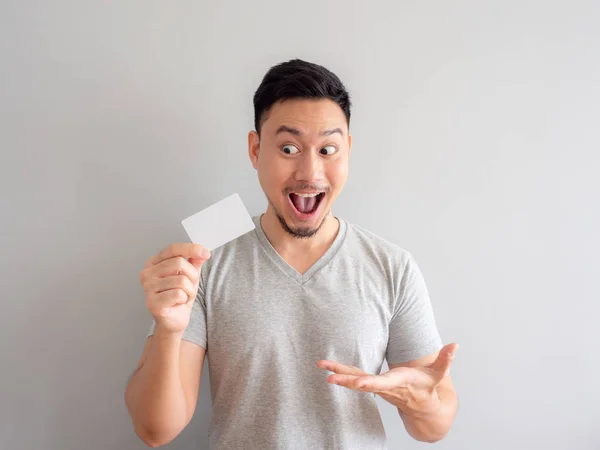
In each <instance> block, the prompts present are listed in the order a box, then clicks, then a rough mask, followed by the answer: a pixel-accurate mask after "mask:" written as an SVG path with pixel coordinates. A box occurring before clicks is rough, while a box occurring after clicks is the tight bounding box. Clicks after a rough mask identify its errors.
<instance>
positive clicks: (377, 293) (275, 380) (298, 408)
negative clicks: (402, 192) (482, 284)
mask: <svg viewBox="0 0 600 450" xmlns="http://www.w3.org/2000/svg"><path fill="white" fill-rule="evenodd" d="M253 220H254V222H255V224H256V229H255V230H253V231H251V232H249V233H246V234H245V235H243V236H241V237H239V238H237V239H236V240H234V241H232V242H230V243H228V244H226V245H224V246H222V247H220V248H218V249H215V250H214V251H213V252H212V257H211V258H210V259H209V260H208V261H207V262H206V263H205V264H204V266H203V268H202V272H201V279H200V288H199V290H198V295H197V298H196V302H195V304H194V307H193V310H192V316H191V319H190V323H189V325H188V327H187V329H186V330H185V333H184V336H183V339H186V340H188V341H191V342H194V343H196V344H198V345H201V346H203V347H205V348H206V349H207V358H208V367H209V376H210V390H211V397H212V403H213V405H212V416H211V421H210V425H209V430H210V431H209V434H210V448H211V449H219V450H221V449H227V450H234V449H252V450H253V449H261V450H270V449H302V450H307V449H311V450H312V449H336V450H337V449H357V450H358V449H360V450H371V449H373V450H375V449H378V450H379V449H385V448H387V445H386V436H385V431H384V428H383V424H382V421H381V417H380V415H379V410H378V408H377V403H376V401H375V395H374V394H372V393H365V392H358V391H353V390H350V389H347V388H345V387H342V386H338V385H332V384H329V383H327V381H326V378H327V376H328V375H330V374H331V372H328V371H326V370H324V369H320V368H318V367H317V366H316V364H317V361H319V360H320V359H329V360H334V361H338V362H340V363H342V364H347V365H351V366H356V367H359V368H361V369H363V370H364V371H366V372H368V373H371V374H379V373H381V369H382V365H383V362H384V359H386V358H387V361H388V364H394V363H401V362H405V361H410V360H413V359H417V358H420V357H422V356H425V355H427V354H430V353H433V352H436V351H438V350H439V349H440V348H441V347H442V342H441V339H440V335H439V333H438V330H437V327H436V324H435V320H434V315H433V311H432V307H431V302H430V299H429V294H428V291H427V288H426V286H425V282H424V280H423V277H422V275H421V272H420V270H419V268H418V266H417V264H416V263H415V261H414V259H413V258H412V256H411V254H410V253H409V252H408V251H407V250H405V249H403V248H401V247H399V246H396V245H394V244H392V243H390V242H388V241H386V240H384V239H382V238H380V237H378V236H376V235H374V234H373V233H370V232H368V231H366V230H364V229H362V228H361V227H358V226H356V225H352V224H349V223H347V222H345V221H344V220H342V219H339V220H340V228H339V232H338V234H337V236H336V238H335V240H334V242H333V244H332V245H331V247H330V248H329V249H328V250H327V252H326V253H325V254H324V255H323V256H322V257H321V258H320V259H319V260H318V261H317V262H316V263H315V264H314V265H313V266H312V267H311V268H310V269H309V270H308V271H307V272H306V273H304V274H300V273H298V272H297V271H296V270H294V269H293V268H292V267H291V266H290V265H288V264H287V263H286V262H285V261H284V260H283V259H282V258H281V257H280V256H279V254H278V253H277V252H276V251H275V249H274V248H273V247H272V246H271V244H270V243H269V241H268V239H267V237H266V235H265V234H264V232H263V230H262V228H261V225H260V217H259V216H255V217H253ZM151 333H152V330H151V332H150V334H151ZM400 424H401V419H400V417H398V425H400Z"/></svg>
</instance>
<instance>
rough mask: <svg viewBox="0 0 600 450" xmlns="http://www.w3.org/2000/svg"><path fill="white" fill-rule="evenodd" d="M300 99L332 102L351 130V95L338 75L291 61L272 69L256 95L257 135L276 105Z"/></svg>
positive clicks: (317, 67) (264, 78)
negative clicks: (337, 106)
mask: <svg viewBox="0 0 600 450" xmlns="http://www.w3.org/2000/svg"><path fill="white" fill-rule="evenodd" d="M297 98H305V99H330V100H333V101H334V102H336V103H337V104H338V105H339V106H340V108H342V111H343V112H344V114H345V115H346V123H347V125H348V128H350V107H351V102H350V94H349V93H348V91H347V90H346V87H345V86H344V84H343V83H342V82H341V80H340V79H339V78H338V77H337V75H335V74H334V73H333V72H331V71H330V70H328V69H326V68H325V67H323V66H321V65H319V64H315V63H311V62H307V61H303V60H301V59H292V60H290V61H286V62H283V63H280V64H277V65H275V66H273V67H271V68H270V69H269V71H268V72H267V73H266V75H265V76H264V77H263V79H262V82H261V83H260V86H259V87H258V89H257V90H256V92H255V93H254V127H255V130H256V132H257V133H258V134H259V135H260V127H261V125H262V123H263V122H264V119H265V115H266V114H267V113H268V112H269V109H271V107H272V106H273V105H274V104H275V103H278V102H282V101H285V100H289V99H297Z"/></svg>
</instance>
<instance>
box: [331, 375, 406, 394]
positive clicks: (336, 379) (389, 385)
mask: <svg viewBox="0 0 600 450" xmlns="http://www.w3.org/2000/svg"><path fill="white" fill-rule="evenodd" d="M327 382H328V383H330V384H337V385H339V386H343V387H345V388H348V389H352V390H355V391H361V392H381V391H385V390H391V389H393V388H394V387H396V386H395V385H394V384H393V382H392V381H390V380H389V379H386V378H384V377H381V376H378V375H365V376H354V375H339V374H333V375H330V376H328V377H327Z"/></svg>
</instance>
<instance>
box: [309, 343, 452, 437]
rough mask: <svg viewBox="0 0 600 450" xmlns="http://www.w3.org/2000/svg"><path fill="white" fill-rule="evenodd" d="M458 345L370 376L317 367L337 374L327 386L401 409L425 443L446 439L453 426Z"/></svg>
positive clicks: (323, 364)
mask: <svg viewBox="0 0 600 450" xmlns="http://www.w3.org/2000/svg"><path fill="white" fill-rule="evenodd" d="M457 348H458V345H457V344H455V343H452V344H448V345H446V346H444V347H443V348H442V349H441V350H440V351H439V353H437V352H436V353H434V354H431V355H428V356H425V357H423V358H420V359H417V360H413V361H409V362H406V363H402V364H389V367H390V370H388V371H387V372H385V373H382V374H380V375H371V374H369V373H367V372H364V371H363V370H362V369H360V368H358V367H354V366H346V365H344V364H340V363H339V362H337V361H329V360H321V361H319V362H318V363H317V366H318V367H320V368H321V369H326V370H329V371H331V372H334V373H333V374H332V375H329V376H328V377H327V382H328V383H331V384H337V385H340V386H344V387H346V388H348V389H353V390H356V391H361V392H372V393H375V394H377V395H379V396H380V397H381V398H383V399H384V400H386V401H387V402H389V403H391V404H392V405H394V406H395V407H396V408H398V412H399V413H400V417H401V418H402V421H403V422H404V426H405V428H406V431H407V432H408V433H409V434H410V435H411V436H412V437H413V438H414V439H417V440H419V441H423V442H437V441H439V440H441V439H442V438H444V437H445V436H446V434H448V431H450V427H451V426H452V423H453V422H454V418H455V416H456V411H457V409H458V401H457V396H456V392H455V390H454V386H453V384H452V379H451V378H450V364H451V363H452V359H453V358H454V353H455V352H456V350H457Z"/></svg>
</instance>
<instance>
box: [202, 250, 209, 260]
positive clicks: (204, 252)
mask: <svg viewBox="0 0 600 450" xmlns="http://www.w3.org/2000/svg"><path fill="white" fill-rule="evenodd" d="M200 256H202V258H205V259H208V258H209V257H210V252H209V251H208V249H207V248H203V249H202V252H201V253H200Z"/></svg>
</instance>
